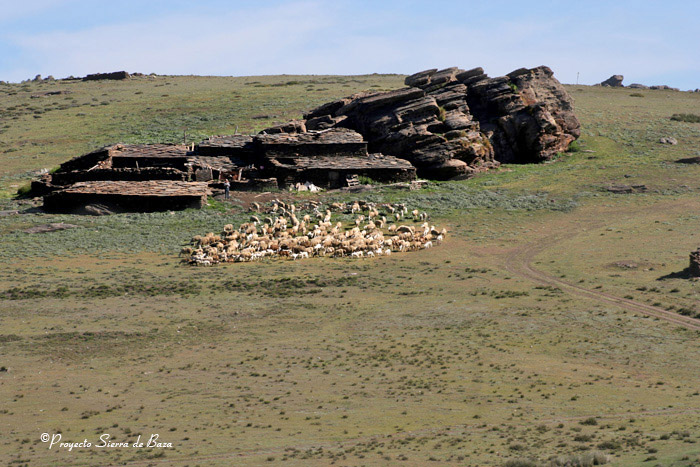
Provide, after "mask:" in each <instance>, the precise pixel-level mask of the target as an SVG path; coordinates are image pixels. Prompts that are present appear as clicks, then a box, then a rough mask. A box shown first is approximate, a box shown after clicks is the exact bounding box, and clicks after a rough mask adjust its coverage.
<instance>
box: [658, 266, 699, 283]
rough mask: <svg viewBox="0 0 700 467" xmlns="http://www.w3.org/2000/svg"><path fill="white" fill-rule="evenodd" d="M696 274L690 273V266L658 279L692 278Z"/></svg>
mask: <svg viewBox="0 0 700 467" xmlns="http://www.w3.org/2000/svg"><path fill="white" fill-rule="evenodd" d="M693 277H694V276H693V275H692V274H690V268H685V269H683V270H682V271H678V272H672V273H670V274H666V275H665V276H661V277H659V278H657V279H656V280H657V281H665V280H669V279H692V278H693Z"/></svg>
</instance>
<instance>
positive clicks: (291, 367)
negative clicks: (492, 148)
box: [0, 75, 700, 466]
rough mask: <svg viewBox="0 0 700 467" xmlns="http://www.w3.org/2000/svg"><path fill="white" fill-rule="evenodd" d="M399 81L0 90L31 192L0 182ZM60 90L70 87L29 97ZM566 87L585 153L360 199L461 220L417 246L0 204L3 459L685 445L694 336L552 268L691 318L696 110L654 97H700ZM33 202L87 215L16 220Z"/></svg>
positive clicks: (613, 450)
mask: <svg viewBox="0 0 700 467" xmlns="http://www.w3.org/2000/svg"><path fill="white" fill-rule="evenodd" d="M402 79H403V77H401V76H382V75H373V76H357V77H331V76H324V77H318V76H314V77H309V76H276V77H249V78H206V77H154V78H139V79H136V80H133V81H131V82H128V83H119V82H103V83H78V82H74V83H68V82H53V83H40V84H35V83H30V84H25V85H9V86H0V116H1V117H0V120H1V121H0V131H1V133H0V141H2V143H3V144H2V145H1V147H2V149H0V151H4V152H0V161H1V164H0V188H1V189H2V190H3V191H2V193H3V198H2V200H0V203H1V204H2V207H1V208H0V209H5V210H10V209H19V210H23V209H25V208H26V206H24V205H21V204H19V203H20V202H19V201H17V200H13V199H11V198H10V196H11V194H12V193H14V191H15V190H16V189H17V188H18V187H19V186H20V185H21V184H22V183H24V182H26V180H27V179H28V177H29V174H31V173H32V172H34V171H37V170H39V169H42V168H51V167H53V166H55V165H57V164H58V163H60V162H61V161H63V160H65V159H67V158H69V157H72V156H73V155H76V154H80V153H82V152H85V151H87V150H89V149H92V148H94V147H96V146H98V145H101V144H106V143H111V142H117V141H126V142H137V141H138V142H152V141H180V140H181V138H182V131H183V128H185V127H187V128H188V134H189V135H190V136H189V137H190V138H192V139H194V138H199V137H202V136H205V135H209V134H224V133H229V132H232V131H233V130H234V129H235V128H236V126H238V129H239V132H244V133H247V132H252V131H256V130H259V129H261V128H262V127H265V126H269V125H271V124H272V123H274V122H277V121H284V120H286V119H289V118H293V117H297V116H299V115H300V113H301V111H303V110H305V109H308V108H311V107H313V106H315V105H317V104H320V103H323V102H325V101H327V100H330V99H332V98H335V97H340V96H343V95H346V94H350V93H352V92H356V91H360V90H368V89H389V88H394V87H398V86H400V85H401V82H402ZM57 90H64V91H71V93H69V94H55V95H49V96H46V97H35V98H32V97H31V96H33V95H34V96H36V95H40V94H41V93H44V92H47V91H57ZM568 90H569V92H570V93H571V95H572V96H573V97H574V98H575V100H576V108H577V114H578V115H579V117H580V119H581V121H582V124H583V135H582V138H581V141H580V145H579V146H580V149H581V150H580V151H577V152H572V153H568V154H565V155H562V157H561V158H560V159H559V160H558V161H556V162H553V163H549V164H542V165H528V166H514V165H507V166H504V167H503V169H501V170H499V171H496V172H493V173H489V174H486V175H483V176H480V177H477V178H474V179H472V180H467V181H461V182H445V183H436V184H433V185H432V186H431V187H430V188H429V189H427V190H424V191H422V192H419V193H415V192H411V193H407V192H394V191H381V192H373V193H371V194H370V195H368V196H367V198H371V199H374V200H392V201H398V200H403V201H405V202H407V203H409V204H410V205H411V206H416V207H419V208H420V209H424V210H428V211H430V212H432V213H433V222H434V223H435V224H436V225H446V226H447V227H448V229H449V230H450V233H451V234H450V236H448V238H447V241H446V242H445V243H444V244H443V245H442V246H440V247H439V248H435V249H433V250H429V251H421V252H416V253H412V254H405V255H393V256H391V257H386V258H379V259H376V260H365V261H351V260H331V259H318V260H309V261H299V262H267V263H254V264H251V263H245V264H227V265H221V266H218V267H215V268H190V267H186V266H183V265H181V264H180V262H179V259H178V257H177V253H178V251H179V249H180V247H181V245H182V244H184V243H186V242H187V241H188V240H189V238H190V237H191V236H192V235H194V234H201V233H204V232H207V231H216V230H219V229H220V228H221V227H222V226H223V225H224V224H226V223H229V222H239V221H242V220H244V219H245V218H246V217H247V214H246V213H245V212H244V211H243V210H242V209H241V207H240V204H241V203H240V201H238V200H236V199H234V200H233V202H232V203H231V205H222V204H219V203H212V207H211V208H209V209H205V210H202V211H196V212H193V211H185V212H178V213H157V214H120V215H115V216H110V217H95V218H93V217H81V216H67V215H47V214H43V213H41V212H27V213H23V214H20V215H14V216H6V217H0V235H1V236H2V237H1V238H2V241H1V242H0V259H1V260H2V262H3V264H4V265H5V267H4V268H2V269H0V329H1V331H0V367H3V368H4V370H6V371H1V372H0V394H1V397H2V398H1V399H0V400H3V401H5V402H4V404H3V406H2V407H1V408H0V409H1V410H0V426H1V427H2V431H1V432H2V433H3V436H2V437H1V438H0V459H3V460H4V462H5V463H6V464H8V465H13V466H17V465H30V466H31V465H107V464H127V465H151V464H154V465H159V464H160V465H162V464H165V465H232V464H234V465H261V464H271V465H274V464H278V463H282V462H284V463H286V464H288V465H328V464H336V465H395V464H399V465H416V466H418V465H420V466H423V465H433V464H434V465H479V466H483V465H494V466H501V465H506V464H507V462H509V461H510V462H515V461H520V462H521V465H527V462H526V460H528V459H529V460H531V461H532V463H531V465H538V464H537V462H539V463H544V462H546V461H548V460H550V459H555V460H556V459H560V458H561V459H569V460H571V459H573V458H574V457H575V456H585V455H591V453H592V452H600V453H604V454H606V455H609V456H610V461H611V463H612V464H613V465H622V466H628V465H664V466H665V465H678V466H686V465H698V462H699V461H700V457H699V456H700V447H699V446H698V439H699V438H700V429H699V426H700V423H699V422H698V413H700V392H699V389H700V388H698V377H697V375H698V374H700V358H699V357H700V344H699V343H698V342H699V341H698V337H699V336H700V333H698V331H696V330H692V329H688V328H687V327H682V326H678V325H676V324H673V323H670V322H668V321H666V320H664V319H659V318H654V317H653V316H651V317H650V316H648V315H645V314H643V313H641V312H637V311H635V310H640V309H641V308H639V307H636V308H635V307H632V308H625V307H623V306H620V305H617V304H615V303H611V302H606V301H604V300H601V299H600V297H598V296H596V295H581V294H577V293H573V289H571V287H568V286H564V285H561V286H559V285H556V284H572V285H575V286H578V287H581V288H582V289H585V290H589V291H594V292H596V291H597V292H598V293H605V294H609V295H612V296H616V297H621V298H625V297H629V298H626V299H627V300H632V301H634V302H635V303H638V304H642V305H648V306H652V307H655V308H658V309H663V310H667V311H670V312H672V313H676V312H678V313H679V316H684V315H685V316H693V315H695V314H696V313H698V312H700V306H699V305H698V285H697V284H698V283H697V282H693V281H690V280H688V278H687V277H685V276H684V273H683V270H684V268H685V267H686V266H687V255H688V252H689V251H690V250H692V249H695V248H697V247H698V246H700V245H698V243H700V241H699V240H698V228H697V226H698V218H699V217H698V216H699V215H698V212H700V201H699V200H698V191H699V190H700V185H698V182H697V180H698V179H699V176H700V167H699V166H698V165H693V164H677V163H675V161H676V160H678V159H682V158H688V157H694V156H700V151H699V150H698V148H699V147H700V124H698V123H693V122H683V121H674V120H671V118H670V117H671V116H672V115H674V114H697V113H698V111H697V109H698V108H700V96H698V95H697V94H688V93H678V92H673V91H639V92H636V91H635V93H636V94H640V95H641V96H642V97H638V96H631V95H630V92H629V90H624V89H622V90H619V89H605V88H590V87H585V86H569V87H568ZM255 117H258V118H255ZM263 117H264V118H263ZM666 136H673V137H674V138H676V139H677V140H678V145H675V146H668V145H661V144H659V143H658V140H659V139H660V138H661V137H666ZM641 184H643V185H645V186H646V187H647V191H646V192H644V193H636V194H626V195H624V194H622V195H621V194H613V193H611V192H609V191H607V190H606V188H607V187H609V186H612V185H641ZM326 196H327V197H328V198H329V199H335V198H336V197H339V196H340V195H333V194H331V195H326ZM234 198H235V195H234ZM48 222H68V223H72V224H76V225H78V226H79V227H78V228H75V229H71V230H66V231H61V232H52V233H48V234H33V235H31V234H26V233H23V230H24V229H26V228H28V227H31V226H34V225H39V224H44V223H48ZM526 253H527V254H526ZM527 268H532V270H536V271H538V274H540V275H537V276H533V275H532V274H527V273H526V272H527V270H528V269H527ZM547 278H550V279H547ZM554 279H556V280H557V281H560V282H554ZM552 284H555V285H552ZM3 368H0V370H2V369H3ZM45 432H48V433H56V432H61V433H62V435H63V441H72V442H80V441H82V440H83V439H88V440H89V441H91V442H92V443H93V444H95V443H96V442H98V441H99V436H100V435H101V434H103V433H109V434H110V435H111V439H112V440H113V441H118V442H119V441H129V442H133V441H135V440H136V438H137V436H138V435H139V434H141V435H142V438H143V437H146V438H147V437H149V436H150V434H151V433H158V434H160V440H162V441H165V442H171V443H173V448H170V449H158V448H153V449H131V448H129V449H125V448H112V449H100V448H91V449H81V448H76V449H74V450H73V451H71V452H69V451H67V450H66V449H60V450H57V449H56V448H55V447H54V448H53V449H51V450H49V449H48V447H47V445H46V444H45V443H42V442H41V441H40V435H41V434H42V433H45ZM562 462H563V460H562Z"/></svg>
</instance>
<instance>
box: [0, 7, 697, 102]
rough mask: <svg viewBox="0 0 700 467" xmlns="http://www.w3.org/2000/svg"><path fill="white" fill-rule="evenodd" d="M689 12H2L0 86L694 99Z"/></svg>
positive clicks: (692, 16) (693, 13) (693, 17)
mask: <svg viewBox="0 0 700 467" xmlns="http://www.w3.org/2000/svg"><path fill="white" fill-rule="evenodd" d="M698 18H700V2H698V1H696V0H686V1H680V0H666V1H664V2H651V1H644V0H635V1H628V0H617V1H615V2H609V1H598V0H592V1H586V0H579V1H571V0H568V1H554V0H530V1H529V2H528V1H517V2H511V1H503V0H490V1H470V0H466V1H440V0H433V1H426V0H423V1H413V0H400V1H398V0H386V1H381V0H374V1H365V0H359V1H350V0H334V1H328V0H326V1H322V0H267V1H265V2H259V1H223V0H199V1H194V0H190V1H183V0H169V1H165V0H140V1H136V0H118V1H114V0H111V1H102V0H90V1H88V0H25V1H20V0H0V80H5V81H15V82H16V81H20V80H23V79H27V78H32V77H34V75H36V74H41V75H43V76H47V75H53V76H55V77H57V78H60V77H66V76H69V75H74V76H84V75H86V74H88V73H94V72H106V71H116V70H127V71H130V72H136V71H138V72H143V73H151V72H154V73H159V74H197V75H234V76H241V75H263V74H283V73H286V74H364V73H407V74H410V73H413V72H416V71H420V70H423V69H426V68H443V67H448V66H459V67H462V68H473V67H475V66H482V67H484V68H485V70H486V72H487V73H488V74H489V75H491V76H498V75H503V74H505V73H508V72H509V71H512V70H514V69H516V68H520V67H534V66H538V65H548V66H550V67H551V68H552V69H553V70H554V72H555V75H556V76H557V77H558V78H559V80H560V81H562V82H565V83H575V82H576V79H577V74H580V78H579V82H581V83H583V84H594V83H597V82H600V81H602V80H604V79H606V78H608V77H609V76H610V75H612V74H622V75H624V76H625V84H631V83H635V82H636V83H642V84H648V85H652V84H667V85H670V86H675V87H680V88H682V89H695V88H700V28H699V27H698Z"/></svg>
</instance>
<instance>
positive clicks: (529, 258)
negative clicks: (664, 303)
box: [505, 231, 700, 331]
mask: <svg viewBox="0 0 700 467" xmlns="http://www.w3.org/2000/svg"><path fill="white" fill-rule="evenodd" d="M575 236H576V233H574V232H570V231H569V232H564V233H560V234H554V235H550V236H548V237H545V238H542V239H539V240H537V241H535V242H531V243H527V244H525V245H523V246H520V247H518V248H516V249H515V250H513V251H512V252H510V253H509V254H508V255H507V256H506V263H505V267H506V269H507V270H508V271H509V272H511V273H512V274H515V275H518V276H521V277H525V278H527V279H530V280H531V281H533V282H536V283H538V284H542V285H549V286H553V287H559V288H560V289H562V290H563V291H565V292H568V293H571V294H574V295H578V296H580V297H585V298H592V299H595V300H599V301H601V302H605V303H609V304H612V305H617V306H619V307H620V308H624V309H625V310H629V311H632V312H635V313H640V314H643V315H647V316H652V317H654V318H658V319H662V320H664V321H668V322H670V323H674V324H677V325H679V326H682V327H684V328H687V329H692V330H696V331H700V320H697V319H694V318H690V317H687V316H683V315H679V314H678V313H674V312H672V311H668V310H665V309H663V308H659V307H656V306H652V305H647V304H646V303H640V302H636V301H634V300H631V299H628V298H621V297H617V296H615V295H612V294H609V293H606V292H601V291H599V290H591V289H586V288H584V287H581V286H580V285H576V284H572V283H570V282H566V281H564V280H562V279H560V278H558V277H555V276H553V275H551V274H548V273H546V272H544V271H541V270H538V269H536V268H535V267H534V266H532V262H533V260H534V258H535V256H537V255H538V254H539V253H541V252H542V251H544V250H546V249H548V248H551V247H552V245H554V244H556V243H559V242H562V241H564V240H566V239H569V238H572V237H575Z"/></svg>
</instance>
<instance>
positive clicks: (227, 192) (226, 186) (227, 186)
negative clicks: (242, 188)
mask: <svg viewBox="0 0 700 467" xmlns="http://www.w3.org/2000/svg"><path fill="white" fill-rule="evenodd" d="M230 197H231V183H230V182H229V181H228V178H227V179H225V180H224V199H229V198H230Z"/></svg>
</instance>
